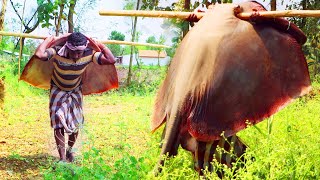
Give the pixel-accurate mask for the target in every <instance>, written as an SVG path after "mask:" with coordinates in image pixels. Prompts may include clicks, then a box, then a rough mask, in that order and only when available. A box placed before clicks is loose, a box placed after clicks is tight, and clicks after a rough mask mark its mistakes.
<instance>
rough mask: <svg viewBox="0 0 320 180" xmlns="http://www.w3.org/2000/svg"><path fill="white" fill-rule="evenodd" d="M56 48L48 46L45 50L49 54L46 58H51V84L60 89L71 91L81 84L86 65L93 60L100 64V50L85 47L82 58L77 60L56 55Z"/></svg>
mask: <svg viewBox="0 0 320 180" xmlns="http://www.w3.org/2000/svg"><path fill="white" fill-rule="evenodd" d="M57 51H59V50H58V49H55V48H49V49H47V50H46V52H47V53H48V54H49V56H48V60H49V59H51V58H53V67H54V68H53V74H52V77H51V84H53V85H55V86H57V87H58V88H60V89H61V90H64V91H71V90H73V89H75V88H77V87H79V85H81V82H82V81H81V80H82V79H81V74H82V73H83V72H84V71H85V70H86V68H87V66H88V65H89V64H90V63H91V62H93V63H96V64H99V65H101V60H100V57H101V55H102V53H101V52H95V51H93V50H92V49H89V48H87V49H85V50H84V53H83V56H82V58H80V59H78V60H77V61H74V60H71V59H67V58H66V57H62V56H59V55H57V53H56V52H57Z"/></svg>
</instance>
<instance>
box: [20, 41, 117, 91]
mask: <svg viewBox="0 0 320 180" xmlns="http://www.w3.org/2000/svg"><path fill="white" fill-rule="evenodd" d="M88 40H89V46H90V47H91V48H92V49H93V50H95V51H98V52H100V51H101V49H100V48H99V47H98V45H97V44H96V43H95V42H94V41H93V40H92V39H90V38H88ZM64 43H65V40H62V41H61V40H55V41H52V42H51V43H49V45H48V48H49V47H52V46H56V45H63V44H64ZM52 73H53V59H51V60H49V61H42V60H40V59H39V58H38V57H37V56H35V55H33V56H32V57H31V59H30V60H29V62H28V63H27V65H26V66H25V68H24V70H23V72H22V74H21V77H20V80H23V81H26V82H28V83H29V84H31V85H33V86H35V87H38V88H42V89H49V88H50V80H51V76H52ZM82 83H83V85H82V92H83V94H84V95H88V94H92V93H101V92H104V91H107V90H109V89H113V88H117V87H118V76H117V72H116V68H115V66H114V65H113V64H110V65H97V64H95V63H90V64H89V65H88V67H87V68H86V70H85V72H84V73H83V74H82Z"/></svg>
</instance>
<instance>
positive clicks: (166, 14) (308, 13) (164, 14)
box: [99, 10, 320, 19]
mask: <svg viewBox="0 0 320 180" xmlns="http://www.w3.org/2000/svg"><path fill="white" fill-rule="evenodd" d="M192 13H194V14H196V15H197V17H198V19H201V18H202V17H203V15H204V14H205V13H203V12H177V11H139V10H138V11H136V10H118V11H103V10H102V11H99V14H100V15H101V16H141V17H152V18H179V19H187V18H188V16H189V15H190V14H192ZM251 15H252V13H251V12H245V13H239V14H237V17H239V18H240V19H248V18H250V17H251ZM259 15H260V16H262V17H270V18H273V17H320V10H284V11H259Z"/></svg>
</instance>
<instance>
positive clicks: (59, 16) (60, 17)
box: [56, 1, 65, 36]
mask: <svg viewBox="0 0 320 180" xmlns="http://www.w3.org/2000/svg"><path fill="white" fill-rule="evenodd" d="M64 4H65V1H61V3H60V4H59V9H60V11H59V15H58V19H56V36H59V30H60V27H61V19H62V16H63V9H64Z"/></svg>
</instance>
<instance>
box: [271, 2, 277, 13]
mask: <svg viewBox="0 0 320 180" xmlns="http://www.w3.org/2000/svg"><path fill="white" fill-rule="evenodd" d="M270 6H271V11H276V10H277V0H271V2H270Z"/></svg>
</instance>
